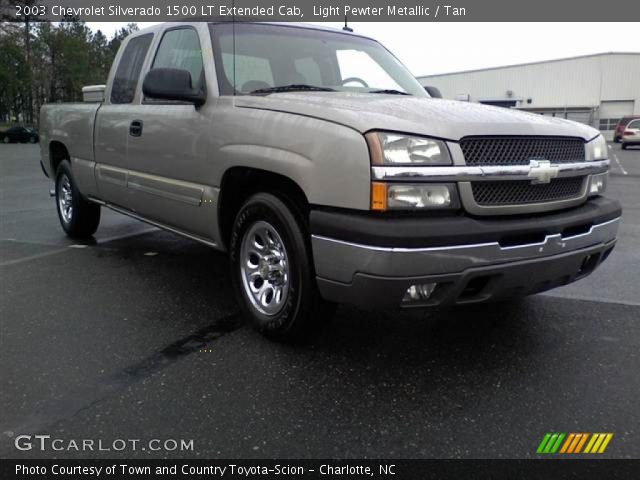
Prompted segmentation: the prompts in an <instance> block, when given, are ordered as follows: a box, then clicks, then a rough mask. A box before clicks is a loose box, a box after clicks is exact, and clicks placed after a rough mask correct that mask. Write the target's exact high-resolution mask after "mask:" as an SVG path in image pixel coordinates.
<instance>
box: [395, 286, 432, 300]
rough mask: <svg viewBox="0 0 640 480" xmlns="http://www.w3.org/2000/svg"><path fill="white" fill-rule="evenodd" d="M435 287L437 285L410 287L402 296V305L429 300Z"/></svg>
mask: <svg viewBox="0 0 640 480" xmlns="http://www.w3.org/2000/svg"><path fill="white" fill-rule="evenodd" d="M437 286H438V284H437V283H422V284H418V285H411V286H410V287H409V288H408V289H407V291H406V293H405V294H404V298H403V299H402V303H417V302H425V301H427V300H429V298H430V297H431V295H432V294H433V292H434V290H435V289H436V287H437Z"/></svg>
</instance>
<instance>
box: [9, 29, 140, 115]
mask: <svg viewBox="0 0 640 480" xmlns="http://www.w3.org/2000/svg"><path fill="white" fill-rule="evenodd" d="M137 29H138V27H137V26H136V25H135V24H129V25H127V26H126V27H125V28H122V29H120V30H119V31H118V32H116V34H115V35H114V36H113V37H112V38H111V39H108V38H107V37H106V36H105V35H104V34H103V33H102V32H100V31H97V32H95V33H94V32H92V31H91V30H90V29H89V27H88V26H87V25H86V24H85V23H84V22H81V21H65V22H60V23H57V24H56V23H49V22H41V23H35V24H34V23H31V22H29V20H28V19H26V21H25V22H22V23H18V22H2V23H0V85H1V87H0V122H3V121H4V122H14V121H20V122H23V123H29V124H31V123H36V122H37V121H38V112H39V110H40V107H41V106H42V105H43V104H44V103H47V102H70V101H80V100H81V99H82V87H83V86H84V85H90V84H101V83H105V82H106V80H107V76H108V74H109V69H110V68H111V64H112V62H113V59H114V58H115V55H116V53H117V51H118V48H119V47H120V44H121V43H122V40H124V38H126V37H127V36H128V35H129V34H130V33H131V32H133V31H136V30H137Z"/></svg>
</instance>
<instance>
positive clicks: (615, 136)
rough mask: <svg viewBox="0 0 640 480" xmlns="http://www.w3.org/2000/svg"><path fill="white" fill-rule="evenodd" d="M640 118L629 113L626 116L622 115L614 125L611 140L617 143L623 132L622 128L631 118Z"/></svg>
mask: <svg viewBox="0 0 640 480" xmlns="http://www.w3.org/2000/svg"><path fill="white" fill-rule="evenodd" d="M639 118H640V115H629V116H627V117H622V118H621V119H620V121H619V122H618V124H617V125H616V129H615V131H614V133H613V141H614V142H615V143H619V142H620V141H621V140H622V134H623V133H624V129H625V128H626V127H627V125H628V124H629V122H630V121H631V120H637V119H639Z"/></svg>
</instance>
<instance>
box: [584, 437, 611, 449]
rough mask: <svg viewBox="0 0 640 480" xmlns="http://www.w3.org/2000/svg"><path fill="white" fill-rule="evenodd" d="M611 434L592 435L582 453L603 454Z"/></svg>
mask: <svg viewBox="0 0 640 480" xmlns="http://www.w3.org/2000/svg"><path fill="white" fill-rule="evenodd" d="M612 437H613V433H594V434H593V437H591V440H590V441H589V444H588V445H587V448H586V449H585V451H584V453H604V451H605V450H606V449H607V445H609V442H610V441H611V438H612Z"/></svg>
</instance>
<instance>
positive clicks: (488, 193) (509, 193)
mask: <svg viewBox="0 0 640 480" xmlns="http://www.w3.org/2000/svg"><path fill="white" fill-rule="evenodd" d="M584 182H585V177H568V178H557V179H555V180H552V181H551V183H544V184H536V185H533V184H531V182H530V181H528V180H524V181H506V182H505V181H503V182H471V190H472V191H473V198H474V200H475V201H476V203H477V204H478V205H481V206H492V205H523V204H531V203H545V202H554V201H558V200H570V199H572V198H577V197H579V196H580V195H581V194H582V189H583V187H584Z"/></svg>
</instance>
